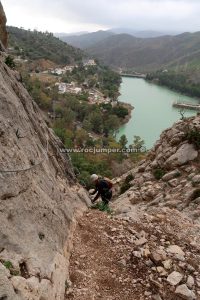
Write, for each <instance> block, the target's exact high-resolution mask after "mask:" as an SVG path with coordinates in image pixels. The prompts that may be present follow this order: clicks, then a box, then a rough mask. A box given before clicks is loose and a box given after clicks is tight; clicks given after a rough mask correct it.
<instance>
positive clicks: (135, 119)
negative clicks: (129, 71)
mask: <svg viewBox="0 0 200 300" xmlns="http://www.w3.org/2000/svg"><path fill="white" fill-rule="evenodd" d="M120 94H121V96H120V97H119V101H122V102H126V103H130V104H132V106H134V110H133V111H132V116H131V119H130V120H129V122H128V123H126V124H125V125H123V126H122V127H121V128H120V129H119V133H118V134H117V138H118V139H119V137H120V136H121V135H122V134H125V135H126V136H127V138H128V142H129V144H132V143H133V138H134V135H139V136H140V137H141V138H142V139H143V140H144V141H145V146H146V148H147V149H150V148H151V147H152V146H153V145H154V143H155V142H156V141H157V140H158V139H159V136H160V134H161V132H162V131H163V130H164V129H166V128H168V127H170V126H172V125H173V123H174V122H176V121H178V120H179V119H180V118H181V115H180V112H179V109H177V108H174V107H173V106H172V104H173V102H175V101H181V102H189V103H194V104H198V103H199V100H198V99H195V98H191V97H187V96H184V95H182V94H180V93H177V92H174V91H171V90H169V89H168V88H165V87H161V86H158V85H156V84H153V83H149V82H147V81H145V80H144V79H140V78H131V77H123V78H122V84H121V88H120ZM193 115H196V112H195V111H192V110H185V114H184V116H185V117H190V116H193Z"/></svg>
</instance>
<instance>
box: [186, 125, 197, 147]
mask: <svg viewBox="0 0 200 300" xmlns="http://www.w3.org/2000/svg"><path fill="white" fill-rule="evenodd" d="M186 139H187V140H188V142H189V143H190V144H193V145H195V147H196V148H197V149H200V131H199V130H198V129H197V128H194V129H192V130H189V131H188V132H187V133H186Z"/></svg>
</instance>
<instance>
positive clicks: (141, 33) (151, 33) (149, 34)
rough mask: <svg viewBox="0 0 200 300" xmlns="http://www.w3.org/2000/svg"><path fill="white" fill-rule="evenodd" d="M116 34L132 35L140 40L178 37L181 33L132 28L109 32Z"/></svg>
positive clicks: (114, 29) (116, 29)
mask: <svg viewBox="0 0 200 300" xmlns="http://www.w3.org/2000/svg"><path fill="white" fill-rule="evenodd" d="M109 31H110V32H113V33H115V34H123V33H125V34H130V35H133V36H135V37H139V38H153V37H160V36H165V35H177V34H179V32H175V31H155V30H133V29H130V28H112V29H110V30H109Z"/></svg>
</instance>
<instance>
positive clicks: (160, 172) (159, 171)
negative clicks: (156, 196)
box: [153, 169, 165, 180]
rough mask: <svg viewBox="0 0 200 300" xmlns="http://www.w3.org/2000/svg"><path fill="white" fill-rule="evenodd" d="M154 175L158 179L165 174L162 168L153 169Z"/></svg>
mask: <svg viewBox="0 0 200 300" xmlns="http://www.w3.org/2000/svg"><path fill="white" fill-rule="evenodd" d="M153 175H154V177H155V178H156V179H157V180H159V179H161V178H162V177H163V176H164V175H165V171H164V170H163V169H155V170H154V171H153Z"/></svg>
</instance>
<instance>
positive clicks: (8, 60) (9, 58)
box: [5, 55, 16, 69]
mask: <svg viewBox="0 0 200 300" xmlns="http://www.w3.org/2000/svg"><path fill="white" fill-rule="evenodd" d="M5 64H6V65H7V66H8V67H10V68H11V69H14V68H15V67H16V65H15V62H14V59H13V57H12V56H10V55H8V56H7V57H6V58H5Z"/></svg>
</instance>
